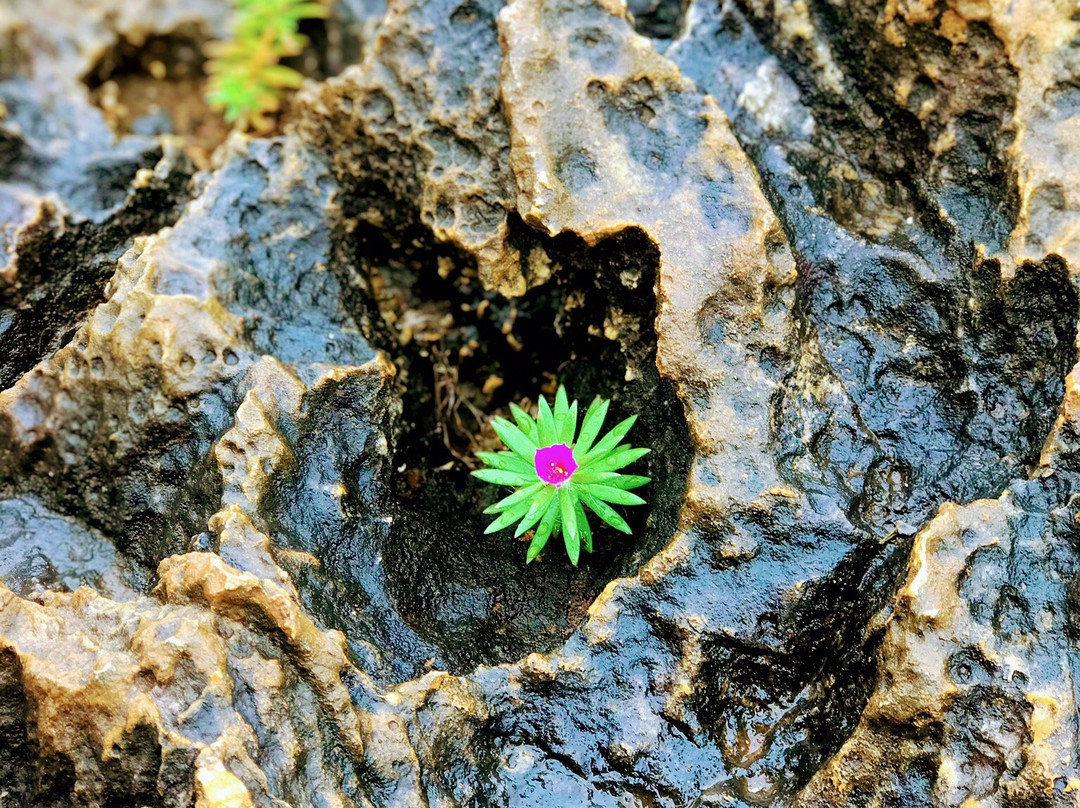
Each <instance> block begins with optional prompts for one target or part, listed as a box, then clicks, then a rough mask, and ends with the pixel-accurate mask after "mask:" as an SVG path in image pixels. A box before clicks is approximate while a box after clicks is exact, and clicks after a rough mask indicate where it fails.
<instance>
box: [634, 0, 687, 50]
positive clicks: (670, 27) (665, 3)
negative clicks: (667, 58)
mask: <svg viewBox="0 0 1080 808" xmlns="http://www.w3.org/2000/svg"><path fill="white" fill-rule="evenodd" d="M688 5H689V4H688V3H685V2H683V0H631V2H630V3H629V4H628V8H629V11H630V13H631V14H632V15H633V21H634V29H635V30H636V31H637V32H638V33H639V34H641V35H642V36H647V37H649V38H650V39H652V40H654V42H655V44H656V47H657V49H658V50H660V51H661V52H663V51H664V50H666V49H667V46H668V45H669V44H670V43H671V41H672V40H673V39H675V38H676V37H677V36H678V35H679V32H680V31H682V27H683V19H684V18H685V17H686V9H687V6H688Z"/></svg>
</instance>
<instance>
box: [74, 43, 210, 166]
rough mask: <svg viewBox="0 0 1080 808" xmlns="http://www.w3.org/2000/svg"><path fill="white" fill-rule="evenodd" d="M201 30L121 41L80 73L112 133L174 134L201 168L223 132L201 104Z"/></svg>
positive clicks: (203, 74) (203, 95)
mask: <svg viewBox="0 0 1080 808" xmlns="http://www.w3.org/2000/svg"><path fill="white" fill-rule="evenodd" d="M206 39H207V37H206V34H205V33H204V32H203V31H202V30H201V29H199V28H197V27H194V26H184V27H181V28H178V29H177V30H176V31H174V32H172V33H171V34H169V35H167V36H154V37H149V38H148V39H146V41H145V42H142V43H134V42H132V41H130V40H128V39H121V40H120V41H119V42H117V43H116V45H115V46H114V47H112V48H111V49H109V50H108V51H106V52H105V53H104V54H103V55H102V56H101V58H100V59H99V60H98V61H97V63H96V64H95V65H94V67H93V68H91V69H90V71H89V72H88V73H87V74H86V76H84V77H83V81H84V83H85V84H86V86H87V87H88V88H89V90H90V98H91V100H92V101H93V103H94V104H96V105H97V106H98V107H99V108H100V109H101V111H102V112H103V113H104V115H105V120H106V122H107V123H108V124H109V126H110V127H111V128H112V130H113V131H114V132H116V133H117V134H118V135H127V134H132V133H134V134H140V135H165V134H175V135H180V136H182V137H183V138H185V140H186V142H187V148H188V153H189V154H190V155H191V157H192V159H193V160H194V161H195V162H196V164H198V165H199V166H200V167H201V168H205V167H207V166H208V165H209V160H210V155H211V153H212V152H213V151H214V149H215V148H217V147H218V145H219V144H221V143H222V142H223V141H224V140H225V137H226V136H227V135H228V133H229V126H228V124H226V123H225V121H224V120H222V118H221V116H220V115H218V114H217V113H216V112H214V111H213V110H211V109H210V107H209V106H208V105H207V103H206V81H207V78H206V71H205V69H204V66H205V62H206V58H205V57H204V56H203V50H202V48H203V43H204V42H205V41H206Z"/></svg>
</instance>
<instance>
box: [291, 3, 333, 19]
mask: <svg viewBox="0 0 1080 808" xmlns="http://www.w3.org/2000/svg"><path fill="white" fill-rule="evenodd" d="M293 14H295V15H296V16H297V17H299V18H300V19H316V18H317V19H323V20H325V19H328V18H329V17H330V9H328V8H327V7H326V6H324V5H323V4H322V3H301V4H300V5H298V6H296V7H294V8H293Z"/></svg>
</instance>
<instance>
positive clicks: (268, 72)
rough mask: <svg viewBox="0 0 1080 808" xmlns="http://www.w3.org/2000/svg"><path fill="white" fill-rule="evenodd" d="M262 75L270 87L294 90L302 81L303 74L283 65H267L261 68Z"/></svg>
mask: <svg viewBox="0 0 1080 808" xmlns="http://www.w3.org/2000/svg"><path fill="white" fill-rule="evenodd" d="M262 77H263V80H264V81H265V82H266V83H267V84H269V85H270V86H271V87H288V88H290V89H293V90H295V89H296V88H297V87H299V86H300V85H301V84H303V83H304V76H303V75H302V74H301V73H300V71H298V70H293V69H292V68H291V67H286V66H285V65H267V66H266V67H264V68H263V70H262Z"/></svg>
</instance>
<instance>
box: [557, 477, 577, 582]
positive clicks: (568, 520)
mask: <svg viewBox="0 0 1080 808" xmlns="http://www.w3.org/2000/svg"><path fill="white" fill-rule="evenodd" d="M576 502H577V497H576V496H575V495H574V491H573V489H571V488H569V487H567V486H563V487H562V488H560V489H559V510H560V517H561V519H562V531H563V543H564V544H566V553H567V555H569V556H570V563H571V564H573V565H574V566H575V567H576V566H577V562H578V556H579V555H580V554H581V542H580V540H579V539H578V530H577V525H578V522H577V514H576V513H575V512H574V503H576Z"/></svg>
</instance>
